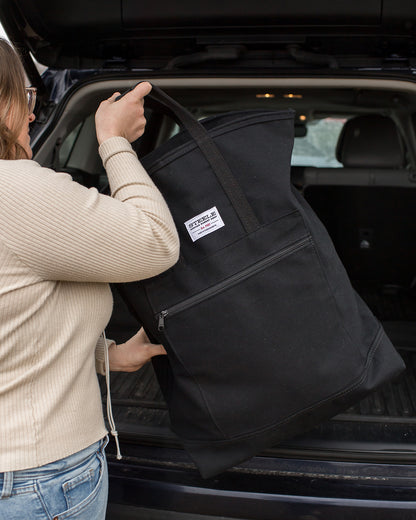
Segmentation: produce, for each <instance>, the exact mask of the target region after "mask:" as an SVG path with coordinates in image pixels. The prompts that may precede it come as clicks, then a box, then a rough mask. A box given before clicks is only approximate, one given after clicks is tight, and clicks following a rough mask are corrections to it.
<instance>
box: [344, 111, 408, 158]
mask: <svg viewBox="0 0 416 520" xmlns="http://www.w3.org/2000/svg"><path fill="white" fill-rule="evenodd" d="M336 155H337V159H338V161H339V162H341V163H342V164H343V165H344V167H345V168H402V167H403V166H404V150H403V144H402V140H401V138H400V135H399V132H398V130H397V127H396V125H395V123H394V121H393V120H392V119H391V118H389V117H385V116H382V115H379V114H369V115H364V116H357V117H354V118H352V119H350V120H348V121H347V122H346V123H345V125H344V127H343V129H342V131H341V134H340V136H339V139H338V144H337V150H336Z"/></svg>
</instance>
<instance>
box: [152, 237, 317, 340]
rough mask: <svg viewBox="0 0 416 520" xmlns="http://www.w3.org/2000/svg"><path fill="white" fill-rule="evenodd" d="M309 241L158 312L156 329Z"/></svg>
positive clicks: (261, 261) (271, 256) (303, 239)
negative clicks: (169, 318)
mask: <svg viewBox="0 0 416 520" xmlns="http://www.w3.org/2000/svg"><path fill="white" fill-rule="evenodd" d="M311 240H312V239H311V237H310V236H306V237H304V238H302V239H300V240H297V241H296V242H294V243H293V244H291V245H289V246H287V247H285V248H284V249H281V250H279V251H276V252H275V253H273V254H271V255H269V256H267V257H266V258H263V259H262V260H260V261H259V262H256V263H255V264H253V265H251V266H249V267H247V268H246V269H243V270H242V271H240V272H238V273H235V274H234V275H232V276H230V277H229V278H227V279H226V280H223V281H222V282H220V283H218V284H216V285H213V286H212V287H208V288H207V289H205V290H203V291H201V292H199V293H198V294H195V295H194V296H192V297H190V298H187V299H186V300H184V301H182V302H179V303H177V304H176V305H173V306H172V307H169V308H168V309H164V310H162V311H160V312H159V313H158V314H157V315H156V320H157V323H158V326H157V328H158V330H159V332H162V331H164V329H165V319H166V318H167V317H168V316H169V317H173V316H175V315H176V314H179V313H180V312H183V311H185V310H187V309H189V308H191V307H193V306H194V305H198V303H201V302H203V301H204V300H207V299H208V298H211V297H213V296H216V295H217V294H220V293H221V292H223V291H225V290H227V289H230V288H231V287H233V286H234V285H237V284H238V283H240V282H242V281H244V280H246V279H247V278H250V277H251V276H254V275H256V274H257V273H259V272H261V271H263V270H264V269H267V267H269V266H270V265H272V264H274V263H276V262H278V261H279V260H282V259H283V258H286V257H287V256H289V255H291V254H293V253H296V252H297V251H299V250H300V249H302V248H304V247H305V246H306V245H307V244H309V243H310V242H311Z"/></svg>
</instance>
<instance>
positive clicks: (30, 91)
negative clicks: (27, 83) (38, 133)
mask: <svg viewBox="0 0 416 520" xmlns="http://www.w3.org/2000/svg"><path fill="white" fill-rule="evenodd" d="M36 91H37V89H36V87H26V95H27V105H28V108H29V114H32V113H33V111H34V110H35V105H36Z"/></svg>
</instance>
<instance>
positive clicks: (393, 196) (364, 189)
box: [34, 75, 416, 461]
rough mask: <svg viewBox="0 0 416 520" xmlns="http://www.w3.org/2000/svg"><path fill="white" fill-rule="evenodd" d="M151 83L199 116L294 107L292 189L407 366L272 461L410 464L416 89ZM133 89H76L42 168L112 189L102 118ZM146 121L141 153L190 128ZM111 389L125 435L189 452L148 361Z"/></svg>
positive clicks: (124, 325) (376, 82) (311, 83)
mask: <svg viewBox="0 0 416 520" xmlns="http://www.w3.org/2000/svg"><path fill="white" fill-rule="evenodd" d="M152 81H153V80H152ZM154 82H155V84H157V85H159V86H160V87H162V88H164V89H165V90H166V91H167V92H168V93H169V94H170V95H171V96H172V97H174V98H175V99H176V100H177V101H178V102H180V103H181V104H183V105H184V106H186V107H187V108H188V109H189V110H190V111H191V112H192V113H193V114H194V116H195V117H197V118H199V119H201V120H202V119H204V118H205V117H211V116H214V115H216V114H220V113H224V112H228V111H235V110H236V111H240V110H257V109H261V110H264V109H266V110H279V109H283V108H284V109H286V108H292V109H294V110H295V112H296V117H295V121H296V122H295V145H294V150H293V155H292V171H291V175H292V182H293V185H294V187H295V189H297V190H299V192H300V193H301V194H302V195H303V196H304V197H305V199H306V200H307V202H308V203H309V204H310V206H311V207H312V208H313V209H314V211H315V212H316V213H317V215H318V216H319V218H320V219H321V221H322V222H323V223H324V225H325V227H326V229H327V231H328V233H329V235H330V236H331V238H332V240H333V242H334V245H335V248H336V250H337V252H338V254H339V256H340V258H341V260H342V262H343V264H344V266H345V268H346V270H347V272H348V274H349V276H350V279H351V281H352V284H353V286H354V288H355V289H356V291H357V292H358V294H359V295H360V296H361V297H362V298H363V300H364V301H365V302H366V303H367V305H368V306H369V307H370V309H371V310H372V312H373V313H374V314H375V315H376V317H377V318H378V319H379V320H380V321H381V322H382V323H383V326H384V327H385V330H386V332H387V334H388V335H389V336H390V338H391V340H392V342H393V344H394V345H395V347H396V348H397V349H398V350H399V351H400V353H401V354H402V356H403V358H404V360H405V362H406V365H407V370H406V372H405V373H404V374H402V375H401V376H400V377H399V378H398V379H397V380H395V381H391V382H389V383H387V384H386V385H384V386H383V387H382V388H380V389H379V390H377V391H376V392H374V393H372V394H371V395H370V396H368V397H367V398H366V399H364V400H363V401H361V402H359V403H357V404H356V405H354V406H353V407H351V408H350V409H349V410H347V411H346V412H345V413H343V414H341V415H339V416H337V417H335V418H334V419H332V420H331V421H328V422H326V423H324V424H321V425H320V426H318V427H317V428H315V429H314V430H312V431H309V432H305V433H304V434H303V435H301V436H298V437H296V438H293V439H289V440H287V441H285V442H283V443H281V444H280V445H278V446H275V447H274V448H272V449H270V450H268V451H267V452H266V454H268V455H276V454H279V455H285V456H291V455H294V454H298V453H299V452H302V454H303V455H305V453H308V456H325V458H326V459H328V458H329V459H331V458H335V459H336V458H338V459H340V458H341V459H343V460H355V459H357V458H358V459H362V458H365V459H366V460H384V461H386V460H392V461H398V460H405V457H406V454H408V452H409V450H410V449H412V446H413V449H414V448H415V445H416V433H415V431H414V429H413V431H412V428H414V424H415V422H416V374H415V367H416V240H415V238H416V218H415V216H416V132H415V122H416V119H415V115H416V85H415V84H413V83H411V82H407V81H402V80H396V79H389V78H382V77H380V78H378V79H374V78H373V79H370V78H366V77H365V75H363V77H361V78H357V77H355V78H353V77H351V78H348V77H347V78H341V77H336V76H332V77H328V78H319V79H318V78H297V79H296V78H294V79H293V78H292V79H291V78H246V79H244V78H235V79H232V78H208V79H204V78H192V79H186V78H176V79H174V78H171V79H169V78H162V79H161V78H159V79H157V78H156V79H155V80H154ZM132 84H134V80H132V79H126V78H124V79H120V80H119V81H117V80H116V79H108V80H100V81H98V80H90V81H85V82H80V83H79V84H77V85H75V86H74V87H73V88H72V89H71V91H70V92H69V94H67V96H66V98H65V100H64V103H63V104H62V108H61V109H60V110H61V112H60V113H59V114H58V115H57V116H56V117H59V123H58V124H56V125H54V127H53V130H52V131H51V132H49V133H45V134H47V135H43V136H41V138H40V139H39V141H37V142H35V143H34V145H35V150H36V157H35V158H36V160H37V161H38V162H40V163H42V164H43V165H46V166H51V167H53V168H54V169H56V170H58V171H64V172H67V173H69V174H70V175H71V176H72V177H73V179H74V181H76V182H80V183H82V184H84V185H85V186H87V187H89V188H96V189H98V190H99V191H101V192H103V193H108V185H107V181H106V175H105V172H104V170H103V167H102V165H101V162H100V159H99V156H98V153H97V142H96V138H95V130H94V117H93V114H94V112H95V109H96V107H97V106H98V103H99V102H100V101H101V100H102V99H104V98H106V97H108V96H110V95H111V94H112V93H113V92H114V91H120V92H122V91H123V90H125V89H127V88H128V87H130V86H131V85H132ZM146 117H147V126H146V132H145V134H144V136H143V137H142V138H140V139H139V140H138V141H137V142H136V143H134V145H133V146H134V148H135V150H136V151H137V154H138V156H139V157H143V156H144V155H146V154H147V153H149V152H150V151H152V150H153V149H154V148H156V147H157V146H159V145H160V144H161V143H163V142H164V141H166V140H167V139H169V138H170V137H172V136H173V135H174V134H175V133H177V132H178V131H181V130H180V129H179V128H178V126H177V124H176V123H175V122H174V121H173V120H171V119H169V118H168V117H167V116H166V115H164V114H162V113H158V112H157V111H156V110H154V109H151V108H147V109H146ZM270 146H273V143H270ZM189 175H190V176H191V175H192V172H189ZM270 175H273V171H271V172H270ZM113 294H114V300H115V307H114V314H113V318H112V320H111V322H110V324H109V326H108V330H107V336H108V337H110V338H113V339H115V340H116V341H118V342H122V341H124V340H126V339H127V338H128V337H130V336H131V335H132V334H133V333H134V332H135V331H136V330H137V329H138V328H139V326H140V324H139V323H138V322H137V320H136V319H135V318H134V317H133V316H132V314H131V313H130V312H129V310H128V308H127V306H126V304H125V303H124V302H123V300H122V298H121V296H120V293H119V291H118V289H117V286H114V287H113ZM317 362H318V363H319V360H317ZM101 383H102V389H103V400H105V384H104V381H101ZM111 388H112V396H113V409H114V417H115V421H116V423H117V427H118V430H119V433H120V436H121V437H122V438H123V436H124V439H126V440H127V442H128V440H129V439H130V440H131V441H132V442H133V441H134V442H136V443H137V442H144V443H147V444H149V443H150V444H154V445H164V446H166V445H169V446H173V447H176V446H180V443H179V441H178V439H177V438H176V436H175V434H174V433H173V432H172V431H171V430H170V428H169V417H168V413H167V409H166V405H165V403H164V400H163V397H162V394H161V391H160V388H159V386H158V383H157V381H156V378H155V376H154V373H153V369H152V366H151V364H149V365H147V366H146V367H144V368H143V369H141V370H140V371H139V372H137V373H132V374H125V373H113V374H112V376H111Z"/></svg>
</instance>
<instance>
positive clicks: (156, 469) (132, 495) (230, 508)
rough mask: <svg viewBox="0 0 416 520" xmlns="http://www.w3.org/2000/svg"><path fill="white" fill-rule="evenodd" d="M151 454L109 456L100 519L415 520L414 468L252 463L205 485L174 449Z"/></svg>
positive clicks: (264, 459) (258, 459) (271, 460)
mask: <svg viewBox="0 0 416 520" xmlns="http://www.w3.org/2000/svg"><path fill="white" fill-rule="evenodd" d="M142 448H143V451H142V454H145V453H146V452H147V451H148V450H150V453H152V452H153V453H157V451H158V449H157V448H150V447H149V448H148V449H146V448H145V447H142ZM160 450H162V451H160ZM162 452H163V456H164V457H165V458H164V461H163V462H162V459H161V454H162ZM158 455H159V456H158V457H157V459H158V460H156V459H152V460H151V459H145V458H143V457H141V456H140V457H137V456H136V457H127V458H126V460H124V461H123V460H122V461H115V460H113V459H112V458H111V456H110V457H109V473H110V497H109V509H108V515H107V518H108V519H113V518H114V519H116V518H117V520H123V519H130V518H135V519H140V518H146V520H150V519H154V520H165V519H166V520H168V519H169V520H179V519H180V520H188V518H189V520H197V519H199V515H205V516H203V517H202V518H203V520H211V519H212V520H214V519H222V520H225V519H227V518H230V519H231V518H233V519H240V520H242V519H244V520H249V519H250V520H252V519H253V520H257V519H258V520H280V519H281V520H288V519H290V520H294V519H299V520H300V519H302V520H305V519H308V520H313V519H330V520H338V519H339V520H341V519H342V520H349V519H351V520H361V519H362V520H368V519H369V518H371V519H372V520H378V519H380V520H395V519H397V520H399V519H400V520H403V519H413V518H415V519H416V465H403V464H402V465H394V464H367V463H362V462H361V463H351V462H348V463H346V462H336V461H331V462H324V461H307V460H294V459H293V460H289V459H277V458H271V457H270V458H268V457H256V458H255V459H252V460H251V461H250V462H249V463H247V464H244V465H241V466H239V467H237V468H234V469H233V470H231V471H227V472H225V473H224V474H222V475H220V476H219V477H217V478H214V479H207V480H205V479H202V478H201V477H200V476H199V474H198V472H197V471H196V470H195V469H194V468H193V467H192V465H191V464H190V463H189V461H186V459H185V458H184V457H185V456H184V455H183V452H182V453H181V451H180V450H173V449H163V448H159V454H158ZM150 512H151V513H150ZM201 520H202V519H201Z"/></svg>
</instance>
